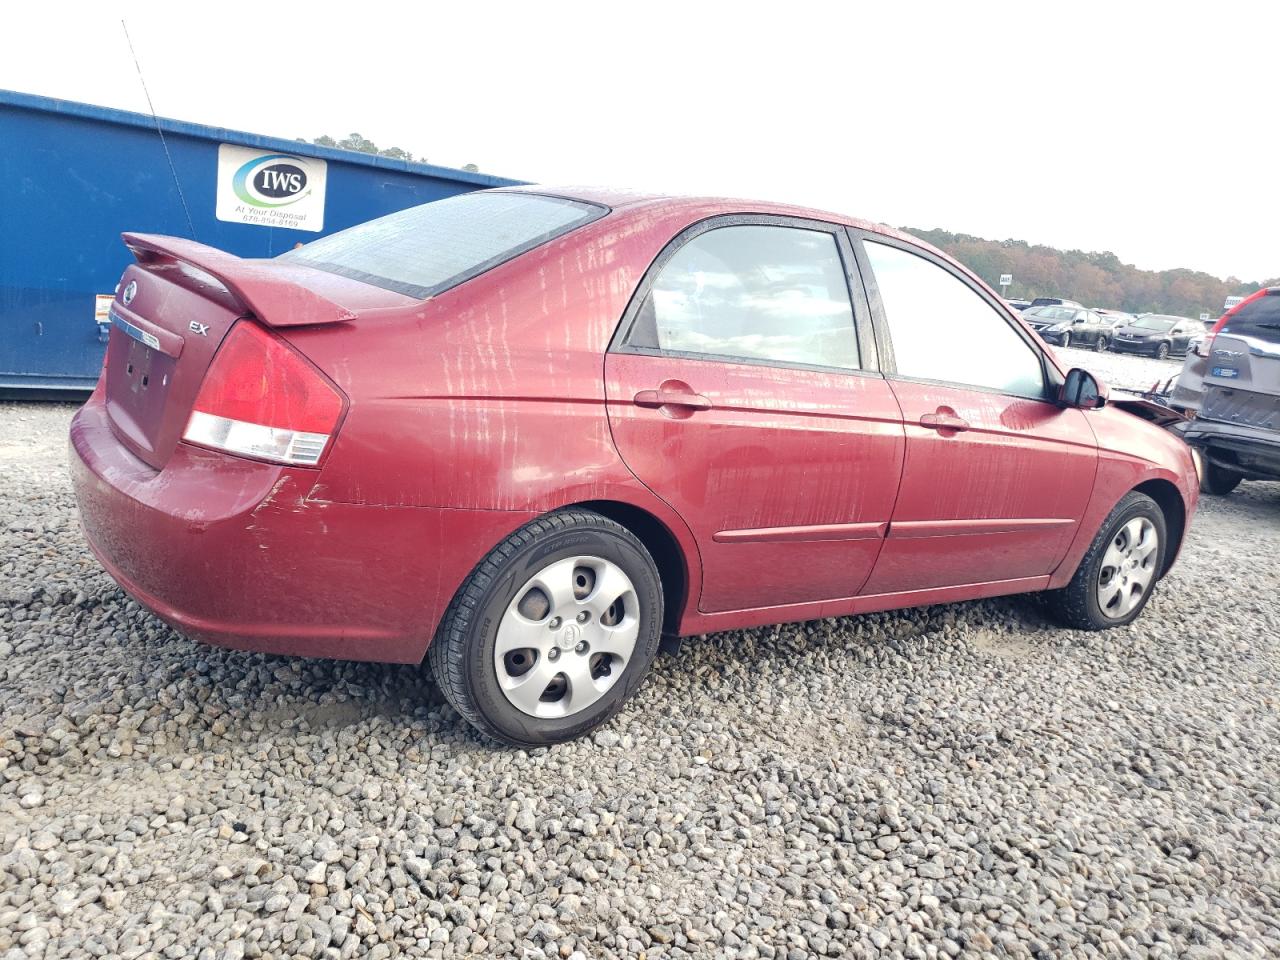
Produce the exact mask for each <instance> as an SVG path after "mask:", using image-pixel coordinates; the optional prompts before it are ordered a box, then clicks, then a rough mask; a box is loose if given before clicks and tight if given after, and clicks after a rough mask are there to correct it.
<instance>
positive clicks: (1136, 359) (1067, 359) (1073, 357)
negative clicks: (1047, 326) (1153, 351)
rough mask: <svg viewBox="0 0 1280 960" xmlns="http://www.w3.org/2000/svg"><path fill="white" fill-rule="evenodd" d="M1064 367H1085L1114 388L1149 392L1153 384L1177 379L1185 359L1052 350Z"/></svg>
mask: <svg viewBox="0 0 1280 960" xmlns="http://www.w3.org/2000/svg"><path fill="white" fill-rule="evenodd" d="M1051 349H1052V350H1053V352H1054V353H1056V354H1057V355H1058V358H1059V360H1061V361H1062V363H1063V365H1064V366H1066V367H1068V368H1070V367H1084V368H1085V369H1086V370H1090V371H1092V372H1093V373H1094V375H1095V376H1097V377H1100V378H1101V379H1102V380H1103V381H1105V382H1106V384H1107V385H1108V386H1110V387H1111V388H1113V389H1116V388H1121V389H1128V390H1147V389H1149V388H1150V387H1151V385H1152V384H1155V383H1159V384H1160V385H1161V386H1163V385H1164V383H1165V381H1167V380H1168V379H1169V378H1170V377H1173V378H1174V380H1175V381H1176V380H1177V377H1178V374H1179V373H1181V372H1182V363H1183V358H1182V357H1171V358H1170V359H1168V360H1157V359H1156V358H1155V357H1143V356H1137V355H1135V354H1125V353H1111V352H1110V351H1107V352H1105V353H1098V352H1097V351H1095V350H1085V349H1080V348H1078V347H1065V348H1064V347H1051Z"/></svg>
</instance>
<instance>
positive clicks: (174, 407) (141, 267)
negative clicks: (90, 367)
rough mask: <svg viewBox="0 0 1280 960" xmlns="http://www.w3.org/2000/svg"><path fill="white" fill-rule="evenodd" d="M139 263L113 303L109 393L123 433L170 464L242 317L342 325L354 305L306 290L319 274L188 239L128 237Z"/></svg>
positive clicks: (136, 449) (153, 459) (137, 450)
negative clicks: (213, 366)
mask: <svg viewBox="0 0 1280 960" xmlns="http://www.w3.org/2000/svg"><path fill="white" fill-rule="evenodd" d="M124 239H125V243H126V244H127V245H128V246H129V249H130V250H131V251H132V252H133V254H134V256H135V257H137V260H138V262H137V263H135V264H133V265H131V266H130V267H129V268H128V269H127V270H126V271H125V273H124V276H123V277H122V278H121V280H120V286H119V289H118V291H117V293H116V298H115V301H114V302H113V303H112V304H111V334H110V338H109V340H108V343H107V356H106V368H105V371H104V393H105V397H106V404H107V413H108V416H109V418H110V421H111V425H112V428H113V429H114V430H115V433H116V436H117V437H118V438H119V439H120V441H121V442H122V443H123V444H124V445H125V446H127V447H128V448H129V449H130V450H131V451H132V452H133V453H134V454H135V455H136V456H138V457H139V458H140V459H141V460H143V461H144V462H145V463H147V464H149V465H150V466H152V467H154V468H156V469H157V470H158V469H161V468H163V467H164V465H165V463H166V462H167V461H168V459H169V457H170V455H171V454H172V453H173V450H174V448H175V447H176V446H177V444H178V442H179V441H180V440H181V439H182V434H183V431H184V430H185V429H186V425H187V420H188V419H189V418H190V415H191V409H192V407H193V405H194V404H195V400H196V396H197V394H198V393H199V391H200V385H201V383H202V382H203V380H204V377H205V373H206V372H207V371H208V369H209V366H210V364H211V363H212V362H213V358H214V354H215V353H217V350H218V346H219V345H220V344H221V343H222V340H223V338H224V337H225V336H226V334H227V332H228V331H229V330H230V329H231V326H232V325H233V324H234V323H235V322H236V321H237V320H239V319H240V318H242V317H250V316H251V317H254V318H255V319H256V320H257V321H258V322H260V323H262V324H264V325H266V326H275V327H280V326H287V327H292V326H301V325H303V324H308V325H311V324H323V323H337V322H342V321H346V320H350V319H353V318H354V314H352V313H351V312H350V311H349V310H348V309H347V308H346V307H343V306H341V305H339V304H337V303H335V302H334V301H332V300H330V299H329V298H328V297H326V296H324V295H322V294H320V293H318V292H316V291H315V290H313V289H310V288H308V287H306V286H303V285H302V281H304V280H306V279H308V278H309V277H310V276H311V275H313V274H314V273H315V271H312V270H309V269H307V268H303V267H297V266H285V265H277V264H275V263H273V262H272V261H252V260H241V259H240V258H238V257H234V256H232V255H230V254H227V253H223V252H221V251H219V250H214V249H213V248H211V247H205V246H203V245H201V244H198V243H193V242H191V241H187V240H179V239H175V238H171V237H154V236H148V235H142V234H125V235H124Z"/></svg>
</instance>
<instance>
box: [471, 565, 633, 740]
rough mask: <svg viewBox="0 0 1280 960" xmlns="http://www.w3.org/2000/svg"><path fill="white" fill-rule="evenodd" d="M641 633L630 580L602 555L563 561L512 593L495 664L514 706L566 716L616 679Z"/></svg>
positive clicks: (590, 701) (597, 696) (500, 630)
mask: <svg viewBox="0 0 1280 960" xmlns="http://www.w3.org/2000/svg"><path fill="white" fill-rule="evenodd" d="M639 636H640V605H639V602H638V601H637V599H636V591H635V587H634V586H633V585H632V583H631V578H630V577H628V576H627V575H626V573H624V572H623V570H622V568H621V567H619V566H618V565H617V564H615V563H610V562H609V561H608V560H602V559H601V558H600V557H567V558H566V559H564V560H557V561H555V562H554V563H552V564H549V565H548V566H546V567H543V568H542V569H541V570H539V571H538V572H537V573H536V574H535V575H534V576H532V577H531V578H529V582H528V583H526V584H525V585H524V586H523V587H521V588H520V589H519V590H517V591H516V595H515V597H513V598H512V600H511V603H510V604H508V605H507V612H506V613H504V614H503V615H502V621H501V622H500V623H499V624H498V641H497V645H496V646H495V647H494V651H493V667H494V670H495V671H496V672H497V675H498V685H499V686H500V687H501V688H502V692H503V693H504V694H506V697H507V699H508V700H510V701H511V704H512V706H514V707H515V708H516V709H518V710H520V711H521V712H522V713H527V714H529V715H530V716H533V717H567V716H570V715H572V714H575V713H578V712H579V711H581V710H585V709H586V708H587V707H589V706H591V705H592V704H593V703H595V702H596V701H597V700H599V699H600V698H601V697H602V696H604V695H605V694H606V693H607V692H608V691H609V689H610V688H611V687H612V686H613V685H614V684H615V683H617V682H618V679H619V678H620V677H621V676H622V674H623V671H625V670H626V668H627V663H628V662H629V661H630V659H631V654H632V652H633V651H634V650H635V646H636V639H637V638H638V637H639Z"/></svg>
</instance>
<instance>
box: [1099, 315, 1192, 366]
mask: <svg viewBox="0 0 1280 960" xmlns="http://www.w3.org/2000/svg"><path fill="white" fill-rule="evenodd" d="M1201 329H1203V328H1202V327H1201V324H1200V321H1199V320H1192V319H1190V318H1188V317H1171V316H1166V315H1164V314H1160V313H1148V314H1144V315H1143V316H1140V317H1138V318H1137V319H1136V320H1134V321H1133V322H1132V323H1130V324H1126V325H1125V326H1123V327H1120V328H1119V329H1118V330H1116V331H1115V334H1114V335H1113V337H1112V340H1111V349H1112V350H1115V351H1117V352H1120V353H1142V354H1146V355H1148V356H1152V357H1155V358H1156V359H1158V360H1163V359H1165V358H1166V357H1169V356H1184V355H1185V354H1186V352H1187V349H1188V347H1189V346H1190V344H1191V340H1192V338H1193V337H1194V336H1195V335H1196V332H1197V331H1198V330H1201Z"/></svg>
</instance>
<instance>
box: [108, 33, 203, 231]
mask: <svg viewBox="0 0 1280 960" xmlns="http://www.w3.org/2000/svg"><path fill="white" fill-rule="evenodd" d="M120 27H121V29H123V30H124V39H125V42H126V43H128V44H129V53H130V54H131V55H132V56H133V66H134V67H135V69H137V71H138V82H139V83H141V84H142V92H143V94H144V95H145V96H146V98H147V106H148V107H149V108H150V109H151V119H152V120H154V121H155V125H156V133H158V134H160V146H162V147H164V158H165V159H166V160H168V161H169V172H170V173H171V174H173V185H174V186H175V187H177V188H178V199H179V200H180V201H182V212H183V213H185V214H186V215H187V228H188V229H189V230H190V231H191V239H192V240H199V239H200V238H199V237H197V236H196V225H195V224H194V223H193V222H192V220H191V209H190V208H189V207H188V206H187V198H186V195H185V194H184V193H183V192H182V183H181V182H180V181H179V180H178V169H177V167H175V166H174V165H173V155H172V154H170V153H169V144H168V143H167V142H166V141H165V139H164V130H162V129H161V127H160V118H159V117H157V116H156V105H155V104H154V103H152V102H151V91H150V90H148V89H147V81H146V78H145V77H143V76H142V64H140V63H139V62H138V54H137V51H135V50H134V49H133V38H132V37H130V36H129V25H128V24H127V23H125V22H124V20H121V21H120Z"/></svg>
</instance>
